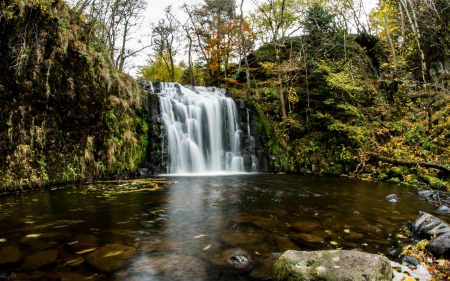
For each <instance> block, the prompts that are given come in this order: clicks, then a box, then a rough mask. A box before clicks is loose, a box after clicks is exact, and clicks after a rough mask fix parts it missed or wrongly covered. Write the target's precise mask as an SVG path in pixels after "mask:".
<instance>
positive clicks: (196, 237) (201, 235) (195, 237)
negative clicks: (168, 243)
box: [193, 234, 206, 239]
mask: <svg viewBox="0 0 450 281" xmlns="http://www.w3.org/2000/svg"><path fill="white" fill-rule="evenodd" d="M203 236H206V234H200V235H197V236H194V237H193V238H194V239H198V238H202V237H203Z"/></svg>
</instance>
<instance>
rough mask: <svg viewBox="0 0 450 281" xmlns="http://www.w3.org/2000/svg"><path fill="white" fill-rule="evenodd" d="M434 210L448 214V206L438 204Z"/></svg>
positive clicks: (449, 210) (449, 212)
mask: <svg viewBox="0 0 450 281" xmlns="http://www.w3.org/2000/svg"><path fill="white" fill-rule="evenodd" d="M436 211H438V212H440V213H444V214H450V208H449V207H448V206H445V205H441V206H439V208H437V210H436Z"/></svg>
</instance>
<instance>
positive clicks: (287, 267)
mask: <svg viewBox="0 0 450 281" xmlns="http://www.w3.org/2000/svg"><path fill="white" fill-rule="evenodd" d="M273 279H274V280H277V281H281V280H309V281H319V280H320V281H334V280H352V281H353V280H354V281H359V280H360V281H366V280H392V268H391V265H390V263H389V260H388V259H387V258H386V257H383V256H379V255H375V254H368V253H363V252H358V251H334V250H332V251H311V252H303V251H300V252H299V251H286V252H284V254H283V255H282V256H281V258H280V259H279V260H278V261H277V262H276V263H275V266H274V274H273Z"/></svg>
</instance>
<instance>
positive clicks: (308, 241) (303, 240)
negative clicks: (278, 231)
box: [290, 233, 325, 247]
mask: <svg viewBox="0 0 450 281" xmlns="http://www.w3.org/2000/svg"><path fill="white" fill-rule="evenodd" d="M290 235H291V237H292V238H293V239H294V241H296V242H297V243H298V244H305V245H308V246H313V247H314V246H318V245H322V244H324V240H325V239H324V238H323V237H320V236H317V235H313V234H307V233H291V234H290Z"/></svg>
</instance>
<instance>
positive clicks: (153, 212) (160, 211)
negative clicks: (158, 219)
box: [150, 210, 164, 214]
mask: <svg viewBox="0 0 450 281" xmlns="http://www.w3.org/2000/svg"><path fill="white" fill-rule="evenodd" d="M162 212H164V210H156V211H151V212H150V213H152V214H156V213H162Z"/></svg>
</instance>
